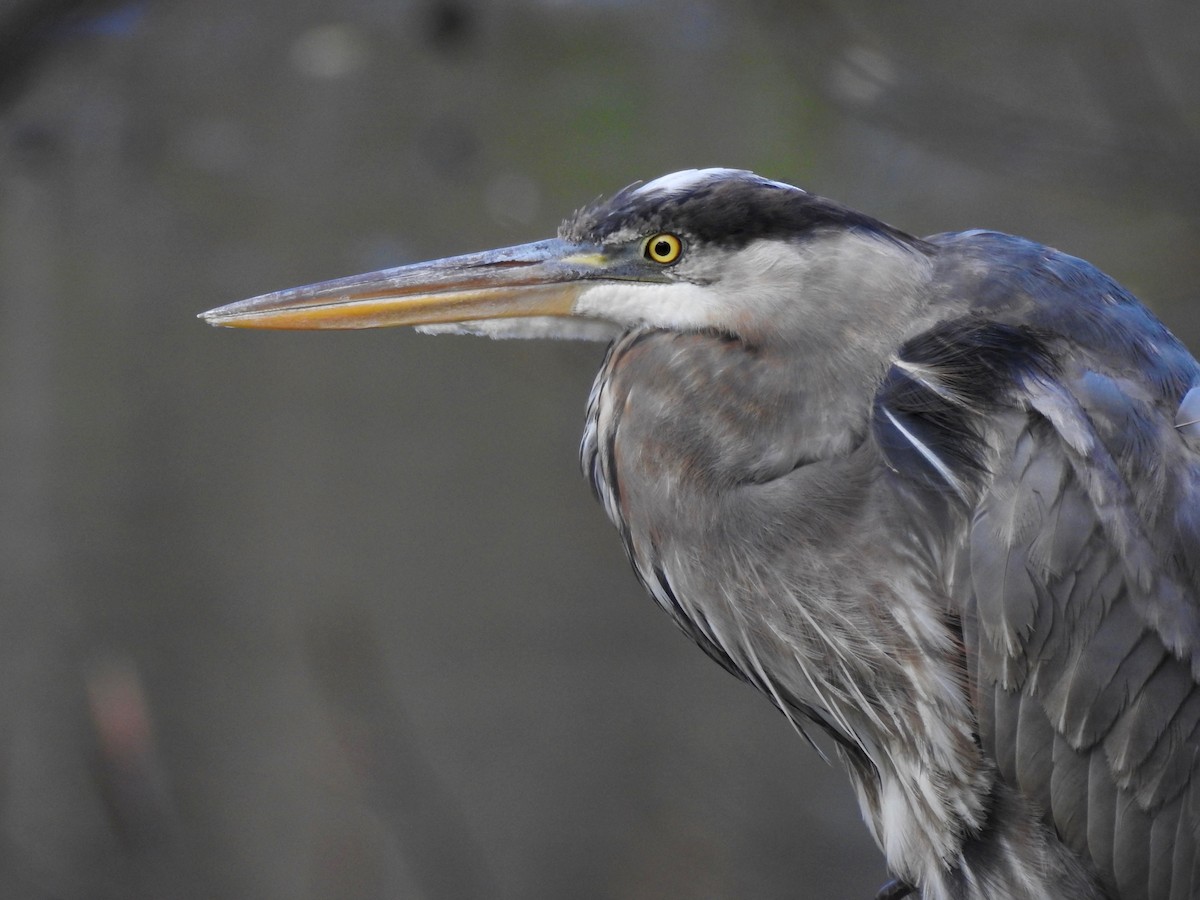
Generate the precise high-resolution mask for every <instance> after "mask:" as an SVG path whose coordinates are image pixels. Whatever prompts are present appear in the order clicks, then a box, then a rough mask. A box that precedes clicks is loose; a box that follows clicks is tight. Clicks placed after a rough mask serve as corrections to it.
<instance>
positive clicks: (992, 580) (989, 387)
mask: <svg viewBox="0 0 1200 900" xmlns="http://www.w3.org/2000/svg"><path fill="white" fill-rule="evenodd" d="M660 234H666V235H668V236H673V238H674V239H677V240H678V241H679V246H678V248H677V249H678V254H677V255H674V254H675V250H673V249H672V246H671V244H670V242H669V241H668V242H667V243H661V244H658V245H656V246H654V247H652V246H651V244H650V243H648V241H653V240H654V239H655V238H654V236H656V235H660ZM656 254H657V256H656ZM668 256H670V257H671V258H669V259H668V258H667V257H668ZM447 285H449V286H447ZM539 292H540V293H539ZM530 294H538V296H539V297H541V298H542V299H541V300H539V302H538V303H537V304H531V305H530V306H528V307H525V306H521V307H519V308H516V307H514V306H513V304H514V302H516V301H514V300H513V299H512V298H514V297H517V296H526V295H530ZM380 298H383V300H382V301H381V300H380ZM414 298H415V299H414ZM493 301H496V302H501V303H502V304H506V305H503V306H502V309H501V311H495V310H493V308H492V307H490V306H488V303H489V302H493ZM393 302H394V304H395V307H394V308H393V307H392V306H390V305H387V304H391V303H393ZM381 303H382V304H383V305H381ZM452 303H463V304H464V305H463V306H462V307H461V311H460V312H459V313H458V314H457V315H455V314H453V312H454V307H452V306H451V304H452ZM356 304H357V305H356ZM564 304H565V305H564ZM418 307H419V308H418ZM360 308H361V309H362V310H363V312H362V316H363V321H364V322H365V324H368V325H378V324H418V325H425V326H427V327H431V328H432V329H434V330H440V331H444V330H467V331H472V332H481V333H492V334H502V335H503V336H514V335H518V336H520V335H521V334H523V333H524V334H529V335H535V334H536V335H538V336H542V335H550V336H572V337H577V336H588V337H595V336H601V335H602V336H605V337H611V338H612V339H613V340H612V343H611V345H610V347H609V350H608V353H607V356H606V357H605V360H604V364H603V366H602V368H601V371H600V373H599V374H598V376H597V378H596V382H595V386H594V388H593V391H592V395H591V398H590V400H589V403H588V411H587V424H586V427H585V433H584V439H583V443H582V447H581V457H582V462H583V468H584V471H585V474H586V475H587V477H588V478H589V479H590V480H591V483H592V485H593V487H594V489H595V492H596V494H597V497H598V498H599V500H600V501H601V503H602V504H603V506H604V508H605V510H606V512H607V514H608V516H609V517H610V518H611V519H612V521H613V523H614V524H615V525H616V526H617V528H618V529H619V531H620V533H621V536H622V539H623V540H624V543H625V547H626V549H627V551H628V553H629V556H630V559H631V561H632V563H633V566H634V569H635V571H636V572H637V575H638V577H639V578H640V579H641V581H642V583H643V584H644V585H645V586H646V588H647V590H648V591H649V592H650V594H651V595H652V596H653V597H654V598H655V600H656V601H657V602H658V603H659V605H660V606H662V607H663V608H664V609H665V610H666V611H667V612H668V614H669V615H670V616H671V617H672V618H673V619H674V621H675V622H676V623H677V624H678V625H679V626H680V627H681V628H682V629H683V630H684V631H685V632H686V633H687V634H688V636H689V637H691V638H692V639H693V640H694V641H696V643H698V644H699V645H700V647H701V648H702V649H703V650H704V651H705V652H706V653H707V654H708V655H709V656H711V657H712V658H713V659H714V660H716V661H717V662H718V663H720V664H721V665H722V666H723V667H725V668H726V669H727V670H729V671H730V672H732V673H733V674H734V675H736V676H738V677H739V678H742V679H744V680H745V681H747V682H749V683H750V684H752V685H754V686H755V687H757V688H758V689H759V690H761V691H762V692H763V693H764V694H765V695H766V696H767V697H768V698H769V699H770V700H771V702H773V703H774V704H775V705H776V706H777V707H779V709H780V710H781V711H782V712H783V713H784V714H785V715H786V716H787V717H788V718H789V719H790V720H791V721H792V722H793V723H794V724H795V726H796V727H797V728H798V729H800V730H801V731H803V730H805V729H810V728H813V727H816V728H819V729H821V730H823V731H825V732H826V733H827V734H828V735H830V736H831V737H832V738H833V741H834V743H835V746H836V748H837V752H838V754H839V755H840V757H841V758H842V760H843V761H844V763H845V765H846V767H847V769H848V771H849V773H850V776H851V779H852V781H853V782H854V785H855V788H856V791H857V793H858V797H859V801H860V804H861V806H862V809H863V813H864V817H865V819H866V821H867V824H868V826H869V827H870V829H871V831H872V834H873V835H874V836H875V838H876V840H877V842H878V843H879V845H880V847H881V848H882V850H883V852H884V854H885V856H886V858H887V861H888V865H889V867H890V869H891V870H892V872H893V873H894V874H895V875H896V876H897V877H898V878H900V879H902V880H903V881H904V882H907V883H908V884H909V885H912V886H913V887H914V888H915V889H916V890H917V891H918V892H919V893H920V895H921V896H923V897H925V898H927V900H942V898H958V900H972V898H975V900H982V898H1006V897H1047V898H1078V900H1083V898H1102V897H1104V898H1111V900H1135V898H1136V900H1142V898H1144V900H1182V898H1190V897H1193V896H1196V895H1197V894H1200V871H1198V867H1200V859H1198V858H1197V854H1196V846H1197V843H1198V842H1200V795H1198V794H1200V778H1198V777H1197V771H1196V770H1197V752H1198V749H1200V690H1198V689H1197V682H1198V678H1200V602H1198V597H1200V504H1198V501H1200V455H1198V454H1200V425H1198V423H1200V367H1198V366H1197V364H1196V362H1195V361H1194V360H1193V359H1192V357H1191V356H1190V355H1189V354H1188V353H1187V351H1186V350H1185V349H1184V348H1183V347H1182V346H1181V345H1180V344H1179V342H1178V341H1177V340H1176V339H1175V338H1174V337H1173V336H1172V335H1171V334H1170V333H1169V332H1168V331H1167V330H1166V329H1165V328H1164V327H1163V326H1162V325H1161V324H1160V323H1159V322H1158V320H1156V319H1155V318H1154V317H1153V316H1152V315H1151V314H1150V313H1149V312H1148V311H1147V310H1146V309H1145V308H1144V307H1143V306H1142V305H1141V304H1139V303H1138V302H1137V301H1136V300H1135V299H1134V298H1133V297H1132V296H1131V295H1130V294H1129V293H1128V292H1126V291H1125V290H1124V289H1123V288H1121V287H1120V285H1118V284H1116V283H1115V282H1114V281H1112V280H1111V279H1110V278H1108V277H1107V276H1105V275H1104V274H1102V273H1101V272H1099V271H1098V270H1097V269H1095V268H1094V267H1092V266H1091V265H1089V264H1088V263H1085V262H1083V261H1082V260H1078V259H1075V258H1073V257H1070V256H1067V255H1066V254H1063V253H1059V252H1057V251H1055V250H1051V249H1049V248H1046V247H1043V246H1040V245H1037V244H1034V243H1032V242H1029V241H1025V240H1022V239H1019V238H1015V237H1011V236H1007V235H1001V234H995V233H990V232H982V231H976V232H966V233H961V234H946V235H937V236H934V237H931V238H927V239H923V240H921V239H917V238H913V237H911V236H908V235H906V234H904V233H902V232H900V231H897V230H896V229H894V228H891V227H889V226H885V225H883V224H882V223H879V222H876V221H875V220H873V219H871V218H869V217H867V216H865V215H862V214H861V213H857V212H854V211H851V210H848V209H845V208H844V207H841V206H839V205H838V204H836V203H833V202H831V201H828V200H824V199H822V198H817V197H814V196H813V195H811V194H808V193H805V192H803V191H800V190H799V189H796V188H793V187H790V186H787V185H783V184H780V183H777V182H771V181H767V180H765V179H761V178H758V177H757V176H754V175H751V174H750V173H745V172H737V171H732V170H704V171H699V172H686V173H677V174H676V175H673V176H667V177H666V178H663V179H659V180H658V181H655V182H651V183H650V184H648V185H642V186H635V187H633V188H629V189H626V190H625V191H623V192H621V193H620V194H618V195H617V196H616V197H614V198H613V199H612V200H610V201H608V202H605V203H600V204H597V205H594V206H592V207H589V208H587V209H585V210H583V211H581V212H580V213H578V214H576V215H575V216H574V217H573V218H571V219H570V220H568V222H567V223H566V224H565V225H564V226H563V228H562V230H561V231H560V234H559V237H558V239H557V240H556V241H550V242H542V243H540V244H537V245H529V246H528V247H524V248H513V249H510V250H506V251H497V252H496V253H492V254H481V255H477V256H472V257H463V258H458V259H453V260H447V261H440V262H438V263H433V264H428V265H424V266H417V267H409V268H402V269H397V270H390V271H388V272H383V273H375V274H373V275H371V276H362V277H359V278H357V279H350V280H343V281H339V282H333V283H328V284H324V285H316V286H313V287H311V288H304V289H297V290H295V291H290V292H281V293H280V294H273V295H267V296H264V297H262V298H255V299H254V300H250V301H243V302H242V303H240V304H233V305H231V306H230V307H226V308H223V309H222V310H216V311H214V312H212V313H209V314H206V315H207V317H208V318H209V320H210V321H213V322H215V323H216V324H230V325H249V326H251V327H256V326H261V327H272V326H274V327H354V325H355V324H356V323H355V321H354V320H353V318H352V317H353V316H354V315H355V314H356V312H357V310H358V309H360ZM435 308H436V311H434V312H431V311H430V310H431V309H435ZM498 308H500V307H498ZM414 309H415V310H416V311H415V312H414V311H413V310H414ZM514 310H515V311H514ZM492 316H505V317H507V318H500V319H495V318H492ZM512 316H526V317H529V318H528V319H513V318H511V317H512ZM330 317H336V324H329V321H332V319H331V318H330ZM314 320H318V321H316V322H314ZM521 322H528V325H527V326H526V327H525V328H524V329H523V328H522V327H521V324H520V323H521ZM347 323H348V324H347ZM456 323H461V324H456ZM514 323H517V324H515V325H514Z"/></svg>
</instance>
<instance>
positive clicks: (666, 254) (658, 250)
mask: <svg viewBox="0 0 1200 900" xmlns="http://www.w3.org/2000/svg"><path fill="white" fill-rule="evenodd" d="M682 252H683V241H681V240H679V238H677V237H675V235H673V234H667V232H665V231H664V232H663V233H662V234H656V235H654V237H652V238H650V240H648V241H646V250H645V253H646V259H648V260H650V261H651V262H656V263H659V264H660V265H664V266H666V265H670V264H671V263H673V262H675V260H677V259H679V254H680V253H682Z"/></svg>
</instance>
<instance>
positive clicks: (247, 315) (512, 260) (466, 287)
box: [200, 239, 610, 329]
mask: <svg viewBox="0 0 1200 900" xmlns="http://www.w3.org/2000/svg"><path fill="white" fill-rule="evenodd" d="M606 261H607V258H606V256H605V255H604V254H603V253H602V252H601V251H600V249H599V248H598V247H592V246H588V245H583V244H573V243H570V242H567V241H562V240H557V239H554V240H547V241H538V242H536V243H533V244H522V245H520V246H517V247H508V248H506V249H503V250H488V251H485V252H483V253H471V254H468V255H466V256H455V257H451V258H449V259H439V260H435V261H434V262H426V263H416V264H414V265H410V266H400V267H399V268H395V269H383V270H381V271H379V272H370V273H368V274H366V275H352V276H350V277H348V278H338V279H335V280H334V281H323V282H321V283H319V284H310V285H308V286H306V287H298V288H290V289H289V290H286V291H277V292H276V293H273V294H263V295H262V296H261V297H252V298H251V299H249V300H241V301H239V302H237V303H230V304H229V305H227V306H221V307H218V308H217V309H211V310H209V311H208V312H205V313H201V314H200V318H202V319H204V320H205V321H206V322H208V323H209V324H210V325H224V326H228V327H232V328H289V329H310V328H383V327H386V326H390V325H437V324H444V323H450V322H463V321H469V320H476V319H497V318H511V317H517V316H569V315H570V314H571V310H572V309H573V307H574V304H575V299H576V297H578V295H579V292H580V290H581V289H582V287H583V285H584V283H585V282H587V281H589V280H594V279H598V278H605V277H610V276H608V275H607V274H606V272H605V264H606Z"/></svg>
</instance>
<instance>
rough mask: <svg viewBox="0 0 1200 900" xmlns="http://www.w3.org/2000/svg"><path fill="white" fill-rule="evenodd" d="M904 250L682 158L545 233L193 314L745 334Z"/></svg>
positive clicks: (571, 331) (822, 314)
mask: <svg viewBox="0 0 1200 900" xmlns="http://www.w3.org/2000/svg"><path fill="white" fill-rule="evenodd" d="M920 245H921V242H920V241H917V240H915V239H913V238H910V237H908V236H907V235H904V234H903V233H901V232H898V231H896V230H894V229H892V228H890V227H888V226H886V225H884V224H882V223H880V222H878V221H876V220H874V219H871V218H870V217H868V216H865V215H863V214H861V213H857V212H855V211H853V210H850V209H847V208H846V207H843V206H840V205H838V204H836V203H833V202H832V201H829V200H825V199H824V198H821V197H817V196H815V195H812V194H809V193H807V192H806V191H803V190H801V189H800V188H796V187H792V186H791V185H787V184H783V183H781V182H777V181H770V180H768V179H765V178H761V177H759V176H757V175H755V174H753V173H751V172H746V171H741V170H735V169H689V170H686V171H682V172H676V173H673V174H671V175H665V176H663V177H661V178H658V179H656V180H654V181H651V182H648V183H646V184H638V185H633V186H631V187H628V188H626V189H624V190H622V191H620V192H619V193H617V194H616V195H615V196H613V197H612V198H611V199H609V200H606V201H603V202H599V203H596V204H593V205H592V206H589V207H586V208H584V209H583V210H580V211H579V212H578V213H576V214H575V215H574V216H573V217H572V218H570V219H568V220H567V221H566V222H564V223H563V225H562V227H561V228H560V229H559V232H558V235H557V237H555V238H551V239H549V240H544V241H537V242H534V243H531V244H522V245H520V246H516V247H508V248H505V249H501V250H489V251H485V252H482V253H473V254H468V255H465V256H456V257H451V258H448V259H441V260H436V261H433V262H426V263H417V264H413V265H407V266H401V267H399V268H393V269H384V270H381V271H378V272H371V273H368V274H365V275H355V276H351V277H348V278H340V279H336V280H334V281H326V282H321V283H319V284H313V285H308V286H306V287H299V288H292V289H289V290H285V291H279V292H276V293H272V294H265V295H263V296H260V297H254V298H251V299H249V300H243V301H241V302H238V303H231V304H229V305H227V306H222V307H220V308H218V309H214V310H210V311H209V312H206V313H203V314H202V318H204V319H205V320H206V321H208V322H209V323H211V324H213V325H224V326H231V327H243V328H284V329H325V328H376V327H383V326H389V325H413V326H417V327H418V328H420V329H421V330H424V331H432V332H464V333H473V334H487V335H491V336H493V337H560V338H593V339H608V338H611V337H613V336H614V335H616V334H619V333H620V332H621V331H624V330H628V329H631V328H638V327H646V328H661V329H670V330H678V331H693V330H708V331H716V332H721V333H725V334H731V335H739V336H748V337H754V338H759V339H761V338H763V337H765V336H767V335H769V334H775V333H778V334H785V333H787V332H788V331H790V330H793V329H796V328H803V327H804V323H805V321H806V320H808V321H810V322H811V320H812V319H814V318H820V319H822V320H824V321H826V322H829V321H830V320H831V318H832V320H836V319H838V318H839V315H838V311H839V309H841V310H843V311H844V309H845V307H846V301H847V298H856V297H859V296H861V295H864V294H869V293H870V291H863V290H861V289H859V288H856V284H858V283H865V282H867V281H877V280H879V278H880V277H883V278H884V279H885V280H886V279H893V280H894V279H895V278H897V277H899V276H898V275H897V274H896V273H895V272H892V271H891V270H892V268H894V265H893V263H894V261H895V260H896V259H898V258H900V257H901V256H903V257H906V258H907V257H911V256H913V255H914V253H913V251H914V250H917V249H919V247H920ZM915 255H917V256H919V255H920V254H919V253H917V254H915ZM814 312H816V313H818V314H819V315H817V316H814ZM857 315H860V316H861V315H862V312H861V310H860V311H858V312H857Z"/></svg>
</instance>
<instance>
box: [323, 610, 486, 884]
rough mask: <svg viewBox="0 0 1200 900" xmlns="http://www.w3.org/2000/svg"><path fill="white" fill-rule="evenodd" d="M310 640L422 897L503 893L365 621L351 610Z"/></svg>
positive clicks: (359, 769)
mask: <svg viewBox="0 0 1200 900" xmlns="http://www.w3.org/2000/svg"><path fill="white" fill-rule="evenodd" d="M308 647H309V658H310V660H311V663H312V667H313V671H314V675H315V677H316V680H317V683H318V686H319V687H320V689H321V692H322V694H323V695H324V697H325V700H326V703H327V704H328V709H329V711H330V713H331V714H332V716H333V719H334V722H335V725H336V726H337V729H338V736H339V738H340V739H341V742H342V743H343V746H344V747H345V750H346V753H347V757H348V758H349V759H350V761H351V764H352V765H354V766H355V767H356V768H355V774H356V775H357V777H358V779H359V781H360V784H361V787H362V789H363V791H364V792H365V793H366V794H367V795H368V796H369V798H370V803H371V806H372V808H373V809H374V810H375V811H376V812H377V813H378V815H379V816H380V818H381V819H382V820H383V821H384V822H385V823H386V824H387V825H388V826H389V827H390V828H391V830H392V832H393V833H394V835H395V836H396V839H397V842H398V844H399V846H400V847H401V848H402V850H403V852H404V855H405V860H406V861H407V863H408V865H409V867H410V869H411V871H412V873H413V876H414V878H415V879H416V881H417V883H418V885H419V887H420V888H421V891H422V894H423V896H426V897H430V898H434V900H438V898H446V900H472V898H489V900H490V898H495V897H497V896H499V893H498V890H497V888H496V886H495V885H494V883H493V879H492V878H491V876H490V874H489V873H488V871H487V868H486V866H485V864H484V861H483V857H482V853H481V852H480V851H479V848H478V846H477V844H476V842H475V840H474V838H473V836H472V835H471V833H470V828H469V826H468V824H467V822H466V820H465V819H464V817H463V815H462V813H461V811H460V810H459V809H458V806H457V802H456V801H455V799H454V797H453V795H452V792H451V791H450V790H449V789H448V787H447V786H446V785H444V784H443V783H442V781H441V779H440V777H439V775H438V773H437V771H436V769H435V768H434V767H433V766H432V765H430V763H429V761H428V760H427V759H425V757H424V756H423V755H422V753H421V750H420V748H419V747H418V746H417V744H416V742H415V741H414V740H413V739H412V737H411V729H410V728H409V726H408V723H407V722H406V721H405V717H404V713H403V709H402V706H401V703H400V700H399V698H398V697H396V696H395V695H394V694H393V693H392V692H391V691H390V690H389V689H388V685H389V683H390V679H389V673H388V671H387V667H386V666H385V665H384V662H383V657H382V652H381V650H380V647H379V644H378V643H377V642H376V641H375V639H374V637H373V635H372V634H371V633H370V630H369V629H368V627H367V626H366V624H365V623H363V622H360V621H354V620H352V619H348V618H345V617H343V618H339V619H338V620H337V621H334V622H322V623H321V625H320V626H319V627H314V628H312V629H310V632H309V640H308Z"/></svg>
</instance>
